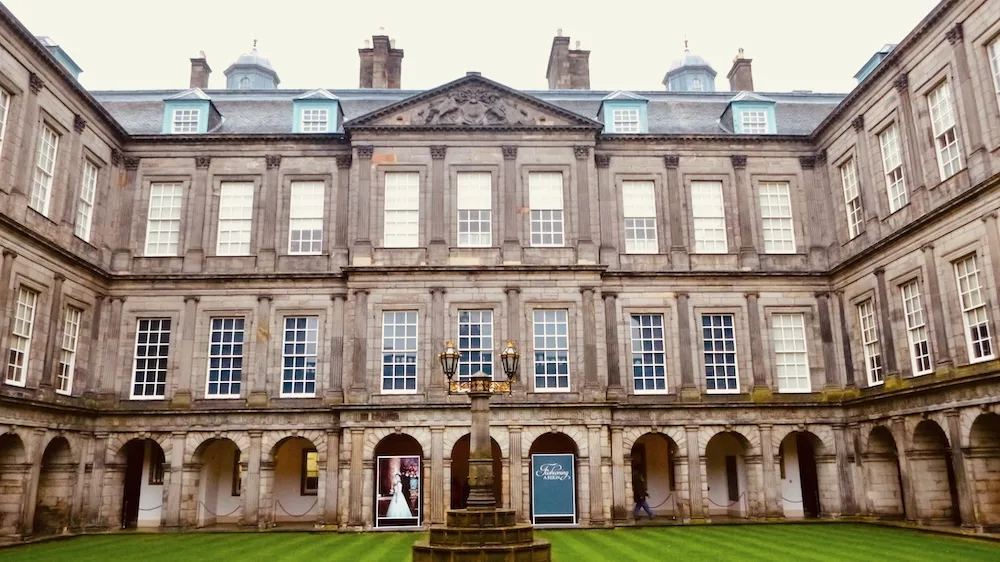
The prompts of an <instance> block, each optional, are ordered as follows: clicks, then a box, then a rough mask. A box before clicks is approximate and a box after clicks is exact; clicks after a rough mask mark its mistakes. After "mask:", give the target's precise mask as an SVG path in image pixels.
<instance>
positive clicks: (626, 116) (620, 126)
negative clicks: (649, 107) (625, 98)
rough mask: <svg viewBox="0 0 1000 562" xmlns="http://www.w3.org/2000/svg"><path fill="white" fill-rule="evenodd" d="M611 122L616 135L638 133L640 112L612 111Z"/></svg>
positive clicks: (629, 110)
mask: <svg viewBox="0 0 1000 562" xmlns="http://www.w3.org/2000/svg"><path fill="white" fill-rule="evenodd" d="M611 122H612V126H613V127H614V130H613V131H612V132H615V133H638V132H639V131H640V126H639V110H638V109H635V108H619V109H612V110H611Z"/></svg>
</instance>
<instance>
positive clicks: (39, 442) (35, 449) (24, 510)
mask: <svg viewBox="0 0 1000 562" xmlns="http://www.w3.org/2000/svg"><path fill="white" fill-rule="evenodd" d="M27 441H28V442H27V443H25V447H24V450H25V452H26V453H27V454H28V455H29V456H28V461H29V463H30V466H28V473H27V478H26V479H25V481H24V488H23V490H24V493H23V494H22V496H21V497H22V498H24V503H23V504H22V505H21V535H22V536H26V535H30V534H32V533H33V532H34V529H35V507H36V506H37V504H38V480H39V479H40V477H41V473H42V455H43V454H44V453H45V430H44V429H35V430H33V431H32V432H31V433H30V434H29V437H28V439H27Z"/></svg>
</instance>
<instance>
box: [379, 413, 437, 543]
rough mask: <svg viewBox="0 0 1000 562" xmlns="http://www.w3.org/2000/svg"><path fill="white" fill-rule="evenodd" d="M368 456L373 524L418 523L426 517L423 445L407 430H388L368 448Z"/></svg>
mask: <svg viewBox="0 0 1000 562" xmlns="http://www.w3.org/2000/svg"><path fill="white" fill-rule="evenodd" d="M417 429H422V428H417ZM414 433H417V434H420V433H429V432H427V431H426V430H424V431H415V432H414ZM428 436H429V435H428ZM413 457H417V458H419V462H417V460H416V459H414V458H413ZM371 459H372V464H373V468H374V470H373V473H372V487H371V496H370V497H371V501H372V506H373V516H372V523H373V524H374V526H375V527H387V526H388V527H392V526H399V527H414V526H419V525H420V524H421V523H422V522H423V520H424V519H425V518H427V516H428V514H427V513H426V512H427V508H426V507H425V506H426V505H427V502H428V501H430V486H426V485H424V482H425V481H426V480H427V478H428V476H429V475H430V466H429V465H430V463H428V462H425V461H426V459H427V451H426V450H425V448H424V445H423V444H422V443H421V442H420V441H419V440H418V439H417V438H416V437H415V436H414V435H412V434H410V433H405V432H402V431H393V432H389V433H388V435H385V436H384V437H382V438H381V439H379V440H378V442H377V443H375V445H374V447H372V456H371Z"/></svg>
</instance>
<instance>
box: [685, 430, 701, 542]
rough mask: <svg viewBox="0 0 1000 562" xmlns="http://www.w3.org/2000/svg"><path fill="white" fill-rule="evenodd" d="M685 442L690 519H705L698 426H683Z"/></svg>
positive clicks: (698, 520)
mask: <svg viewBox="0 0 1000 562" xmlns="http://www.w3.org/2000/svg"><path fill="white" fill-rule="evenodd" d="M684 431H685V436H686V439H685V441H686V442H687V461H688V494H689V497H690V502H691V521H692V522H702V521H705V499H704V497H703V495H702V491H701V450H700V449H701V448H700V445H699V444H698V426H697V425H688V426H685V427H684Z"/></svg>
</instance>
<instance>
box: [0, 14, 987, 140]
mask: <svg viewBox="0 0 1000 562" xmlns="http://www.w3.org/2000/svg"><path fill="white" fill-rule="evenodd" d="M994 41H1000V19H998V20H997V21H995V22H993V24H991V25H990V26H989V27H988V28H986V30H985V31H984V32H983V33H982V34H981V35H980V36H979V38H978V39H975V40H973V41H970V45H969V46H970V47H972V57H971V60H970V61H969V66H970V69H969V70H970V73H971V74H972V75H973V79H974V80H975V79H976V75H977V74H978V75H979V76H982V77H983V78H982V83H981V85H982V86H983V87H985V89H986V92H987V98H988V100H989V101H985V102H984V104H985V106H986V107H984V108H983V109H984V112H988V118H987V120H989V121H992V123H991V124H992V125H993V126H987V127H986V130H987V131H988V132H986V135H984V136H986V139H984V140H986V141H987V142H988V144H989V146H988V148H989V150H990V151H991V152H992V151H994V150H996V149H997V148H1000V132H998V127H997V125H998V124H1000V95H998V88H997V85H996V84H994V82H993V69H992V68H990V56H989V51H988V48H989V45H990V43H992V42H994ZM0 85H2V84H0Z"/></svg>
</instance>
